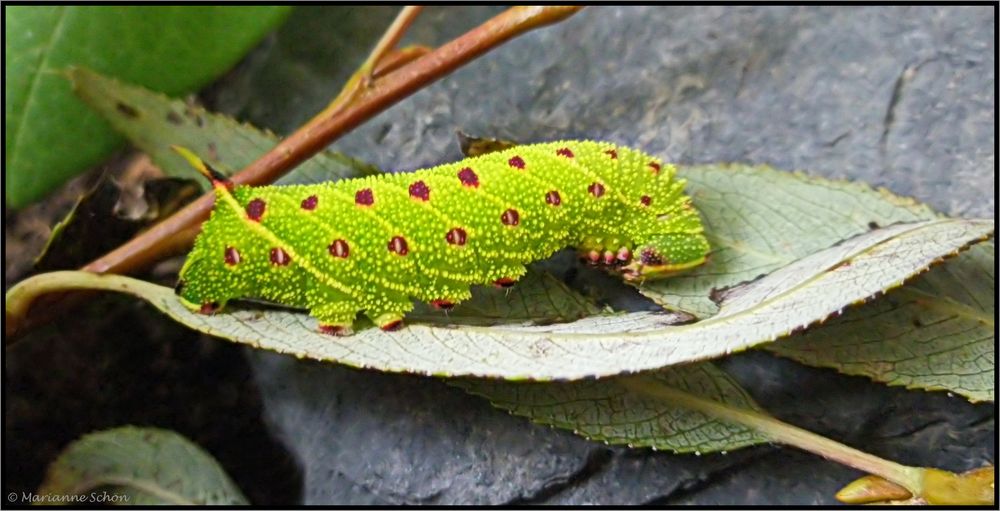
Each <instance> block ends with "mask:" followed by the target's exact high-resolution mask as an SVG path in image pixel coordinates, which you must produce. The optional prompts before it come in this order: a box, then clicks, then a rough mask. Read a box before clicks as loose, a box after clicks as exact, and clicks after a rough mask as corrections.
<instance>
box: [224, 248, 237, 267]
mask: <svg viewBox="0 0 1000 511" xmlns="http://www.w3.org/2000/svg"><path fill="white" fill-rule="evenodd" d="M224 259H225V260H226V264H228V265H229V266H236V265H237V264H240V251H239V250H236V249H235V248H234V247H226V252H225V256H224Z"/></svg>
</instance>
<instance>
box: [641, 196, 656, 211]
mask: <svg viewBox="0 0 1000 511" xmlns="http://www.w3.org/2000/svg"><path fill="white" fill-rule="evenodd" d="M639 202H641V203H642V205H643V206H646V207H647V208H648V207H649V205H650V204H652V203H653V198H652V197H650V196H649V195H643V196H642V198H641V199H639Z"/></svg>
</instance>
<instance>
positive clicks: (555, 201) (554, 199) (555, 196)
mask: <svg viewBox="0 0 1000 511" xmlns="http://www.w3.org/2000/svg"><path fill="white" fill-rule="evenodd" d="M545 202H547V203H549V204H551V205H553V206H558V205H560V204H562V197H560V196H559V192H557V191H555V190H552V191H550V192H549V193H547V194H545Z"/></svg>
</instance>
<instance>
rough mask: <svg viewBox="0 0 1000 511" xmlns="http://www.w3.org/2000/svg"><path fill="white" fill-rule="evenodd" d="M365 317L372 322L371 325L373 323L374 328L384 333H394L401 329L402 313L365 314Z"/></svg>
mask: <svg viewBox="0 0 1000 511" xmlns="http://www.w3.org/2000/svg"><path fill="white" fill-rule="evenodd" d="M365 315H366V316H368V318H369V319H371V320H372V323H375V326H377V327H379V328H381V329H382V330H383V331H385V332H394V331H396V330H399V329H400V328H403V313H402V312H382V313H373V312H366V313H365Z"/></svg>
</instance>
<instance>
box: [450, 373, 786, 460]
mask: <svg viewBox="0 0 1000 511" xmlns="http://www.w3.org/2000/svg"><path fill="white" fill-rule="evenodd" d="M623 378H629V379H631V380H633V381H632V384H633V386H634V385H643V386H645V385H649V386H660V385H665V386H668V387H672V388H676V389H679V390H682V391H685V392H688V393H691V394H694V395H697V396H699V397H703V398H708V399H712V400H715V401H719V402H722V403H725V404H726V405H729V406H733V407H737V408H746V409H751V410H755V411H758V412H763V410H761V408H760V407H759V406H758V405H757V404H756V403H755V402H754V401H753V399H752V398H751V397H750V396H749V395H748V394H747V393H746V391H744V390H743V389H742V388H741V387H740V386H739V385H738V384H737V383H736V382H735V381H733V380H732V379H731V378H730V377H729V376H728V375H727V374H726V373H725V372H723V371H721V370H719V369H718V368H716V367H715V366H714V365H712V364H711V363H710V362H701V363H697V364H688V365H681V366H676V367H671V368H668V369H664V370H662V371H656V372H651V373H646V374H643V375H637V376H624V377H612V378H607V379H602V380H582V381H574V382H547V383H533V382H518V383H515V382H505V381H498V380H485V379H458V380H453V381H452V382H451V383H452V384H453V385H456V386H458V387H460V388H462V389H465V390H466V391H468V392H471V393H473V394H476V395H479V396H482V397H485V398H486V399H489V400H490V402H491V403H492V404H493V405H494V406H497V407H499V408H503V409H505V410H507V411H509V412H510V413H512V414H514V415H520V416H523V417H527V418H529V419H531V420H532V421H534V422H538V423H541V424H547V425H550V426H555V427H559V428H564V429H570V430H572V431H573V432H574V433H576V434H578V435H580V436H583V437H586V438H589V439H591V440H599V441H603V442H605V443H610V444H625V445H628V446H629V447H651V448H653V449H656V450H669V451H673V452H677V453H697V454H702V453H709V452H718V451H731V450H735V449H739V448H741V447H747V446H750V445H755V444H759V443H763V442H767V441H768V439H767V437H765V436H764V435H762V434H760V433H758V432H756V431H754V430H752V429H750V428H748V427H746V426H742V425H738V424H732V423H729V422H724V421H720V420H718V419H715V418H713V417H709V416H707V415H705V414H703V413H701V412H697V411H693V410H688V409H685V408H681V407H677V406H674V405H672V404H671V403H667V402H664V401H663V400H661V399H657V398H655V397H652V396H650V395H647V394H645V393H642V392H636V391H634V390H633V387H631V386H630V387H626V386H623V385H621V384H620V382H621V381H622V379H623Z"/></svg>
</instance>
